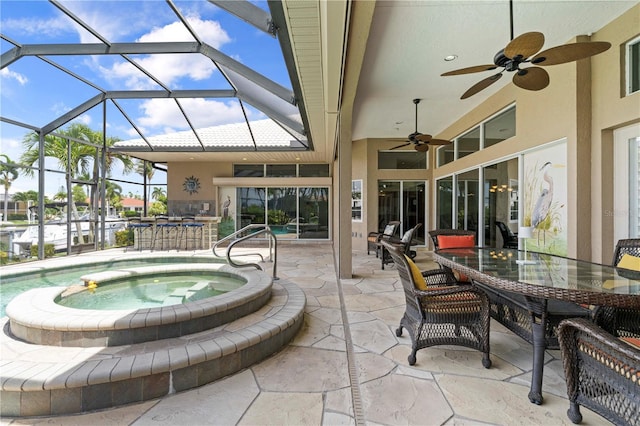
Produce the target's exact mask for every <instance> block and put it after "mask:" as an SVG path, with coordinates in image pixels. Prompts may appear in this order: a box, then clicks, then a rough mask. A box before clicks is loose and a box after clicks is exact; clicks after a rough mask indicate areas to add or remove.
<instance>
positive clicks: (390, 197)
mask: <svg viewBox="0 0 640 426" xmlns="http://www.w3.org/2000/svg"><path fill="white" fill-rule="evenodd" d="M425 187H426V183H425V182H424V181H388V180H385V181H379V182H378V230H379V231H382V230H383V229H384V227H385V225H386V224H387V223H388V222H390V221H392V220H399V221H400V229H399V234H398V235H399V236H402V234H403V233H404V232H406V231H408V230H409V229H411V228H413V227H414V226H416V225H417V224H418V223H422V228H421V229H420V230H419V232H418V233H417V234H416V235H414V239H413V242H414V244H416V245H424V243H425V229H426V224H425V212H426V210H425V208H426V207H425V206H426V198H425Z"/></svg>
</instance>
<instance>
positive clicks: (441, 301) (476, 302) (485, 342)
mask: <svg viewBox="0 0 640 426" xmlns="http://www.w3.org/2000/svg"><path fill="white" fill-rule="evenodd" d="M381 244H382V245H383V246H384V248H385V250H387V251H388V252H389V255H390V256H391V257H392V258H393V261H394V263H395V265H396V269H397V270H398V274H399V276H400V281H401V282H402V287H403V288H404V295H405V302H406V308H405V313H404V315H403V316H402V319H401V320H400V325H399V327H398V328H397V329H396V335H397V336H402V331H403V328H405V329H407V331H408V333H409V336H410V338H411V354H410V355H409V357H408V361H409V365H414V364H415V363H416V353H417V351H418V350H420V349H423V348H428V347H431V346H438V345H457V346H465V347H468V348H472V349H477V350H479V351H480V352H482V353H483V357H482V365H483V366H484V367H485V368H489V367H491V359H490V358H489V321H490V320H489V299H488V298H487V295H486V294H484V292H483V291H482V290H480V289H478V288H476V287H474V286H472V285H470V284H468V285H459V284H458V283H457V281H456V279H455V278H454V276H453V274H451V272H450V271H447V270H445V269H435V270H431V271H420V270H419V269H418V267H417V266H416V265H415V263H413V261H412V260H411V259H410V258H409V257H408V256H406V255H405V254H404V253H403V251H402V249H401V248H400V247H398V246H394V245H392V244H389V243H388V242H386V241H382V242H381Z"/></svg>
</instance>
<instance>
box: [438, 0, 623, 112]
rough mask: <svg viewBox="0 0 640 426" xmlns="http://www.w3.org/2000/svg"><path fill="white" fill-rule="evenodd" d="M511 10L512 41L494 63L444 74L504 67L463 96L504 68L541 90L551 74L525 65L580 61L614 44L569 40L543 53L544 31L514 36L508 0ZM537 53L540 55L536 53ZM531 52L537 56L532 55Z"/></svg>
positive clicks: (518, 80)
mask: <svg viewBox="0 0 640 426" xmlns="http://www.w3.org/2000/svg"><path fill="white" fill-rule="evenodd" d="M509 13H510V22H511V41H510V42H509V44H507V46H506V47H505V48H504V49H502V50H500V51H499V52H498V53H496V55H495V57H494V58H493V64H490V65H476V66H473V67H468V68H461V69H458V70H453V71H449V72H445V73H444V74H441V75H442V76H450V75H460V74H471V73H476V72H482V71H490V70H494V69H496V68H499V67H502V68H503V69H502V71H500V72H499V73H497V74H493V75H492V76H489V77H487V78H485V79H484V80H480V81H479V82H478V83H476V84H474V85H473V86H471V87H470V88H469V89H468V90H467V91H466V92H464V94H463V95H462V96H461V97H460V99H466V98H469V97H471V96H473V95H475V94H476V93H478V92H480V91H481V90H483V89H486V88H487V87H489V86H490V85H492V84H493V83H495V82H496V81H498V80H499V79H500V77H502V74H503V73H504V72H505V71H508V72H514V71H515V74H514V76H513V84H515V85H516V86H518V87H520V88H522V89H526V90H542V89H544V88H545V87H547V86H548V85H549V74H548V73H547V72H546V71H545V70H544V69H542V68H540V67H533V66H532V67H527V68H521V67H520V66H521V65H522V64H526V63H531V64H534V65H541V66H548V65H557V64H564V63H567V62H572V61H577V60H579V59H584V58H588V57H589V56H594V55H597V54H599V53H602V52H604V51H605V50H607V49H609V48H610V47H611V43H609V42H606V41H593V42H578V43H568V44H564V45H561V46H556V47H552V48H550V49H547V50H545V51H542V52H540V53H537V52H539V51H540V49H542V46H543V45H544V34H542V33H539V32H529V33H524V34H522V35H519V36H518V37H516V38H515V39H514V38H513V0H509ZM536 53H537V55H536ZM532 55H535V56H533V57H531V56H532Z"/></svg>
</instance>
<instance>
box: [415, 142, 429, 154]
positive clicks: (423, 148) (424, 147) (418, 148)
mask: <svg viewBox="0 0 640 426" xmlns="http://www.w3.org/2000/svg"><path fill="white" fill-rule="evenodd" d="M413 148H414V149H415V150H416V151H418V152H427V151H429V145H428V144H426V143H421V144H417V145H416V146H414V147H413Z"/></svg>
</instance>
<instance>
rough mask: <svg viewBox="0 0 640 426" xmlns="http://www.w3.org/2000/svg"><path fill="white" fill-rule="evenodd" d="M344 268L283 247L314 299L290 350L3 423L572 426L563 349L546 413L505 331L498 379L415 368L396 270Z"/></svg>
mask: <svg viewBox="0 0 640 426" xmlns="http://www.w3.org/2000/svg"><path fill="white" fill-rule="evenodd" d="M202 253H203V252H198V254H202ZM89 255H91V256H100V257H102V256H104V257H108V256H122V255H123V253H122V251H116V250H107V251H104V252H99V253H97V254H96V253H94V254H89ZM126 255H128V256H136V255H137V253H134V252H130V253H127V254H126ZM83 256H84V255H83ZM333 259H334V256H333V251H332V246H331V245H329V244H304V245H303V244H289V245H286V244H283V245H279V247H278V264H277V275H278V277H279V279H280V280H287V281H290V282H293V283H295V284H297V285H298V286H299V287H300V288H302V289H303V290H304V292H305V294H306V297H307V307H306V313H305V324H304V326H303V328H302V330H301V331H300V333H299V334H298V335H297V336H296V337H295V339H294V340H293V341H292V342H291V343H290V344H289V345H288V346H287V347H286V348H285V349H283V350H282V351H280V352H278V353H276V354H275V355H273V356H272V357H270V358H268V359H267V360H265V361H263V362H261V363H259V364H257V365H254V366H253V367H251V368H249V369H246V370H243V371H241V372H239V373H237V374H235V375H233V376H230V377H227V378H224V379H222V380H219V381H217V382H214V383H211V384H208V385H205V386H202V387H200V388H197V389H194V390H190V391H186V392H182V393H177V394H173V395H169V396H166V397H164V398H161V399H157V400H152V401H147V402H144V403H139V404H134V405H129V406H125V407H119V408H113V409H108V410H103V411H98V412H92V413H85V414H79V415H73V416H62V417H47V418H15V419H14V418H3V419H1V420H0V424H2V425H40V424H47V425H100V426H102V425H205V424H213V425H236V424H237V425H364V424H367V425H570V424H572V423H571V422H570V421H569V419H568V418H567V416H566V411H567V408H568V406H569V403H568V401H567V398H566V391H565V383H564V378H563V372H562V361H561V359H560V354H559V352H558V351H547V353H546V364H545V369H544V382H543V383H544V385H543V395H544V403H543V404H542V405H540V406H538V405H534V404H531V403H530V402H529V400H528V398H527V393H528V391H529V383H530V378H531V360H532V348H531V345H529V344H528V343H526V342H525V341H523V340H522V339H520V338H519V337H517V336H516V335H514V334H512V333H511V332H510V331H508V330H506V329H505V328H503V327H502V326H501V325H500V324H498V323H495V322H492V323H491V360H492V363H493V365H492V367H491V368H490V369H485V368H483V367H482V363H481V354H480V353H479V352H477V351H473V350H469V349H466V348H458V347H453V346H447V347H434V348H428V349H422V350H420V351H418V354H417V363H416V364H415V365H414V366H409V365H408V362H407V356H408V355H409V353H410V345H411V342H410V339H409V337H408V335H407V333H406V331H405V333H404V335H403V336H402V337H396V334H395V329H396V328H397V326H398V323H399V320H400V318H401V316H402V314H403V312H404V293H403V291H402V285H401V284H400V282H399V278H398V274H397V271H396V270H395V268H394V267H393V266H387V267H386V268H385V270H384V271H382V270H381V269H380V263H379V261H378V259H376V258H375V256H374V255H373V254H371V255H367V254H366V252H354V253H353V278H351V279H341V280H338V279H337V275H336V269H335V264H334V260H333ZM69 261H72V259H69ZM416 263H417V264H418V266H420V267H421V269H431V268H435V267H437V265H436V264H435V263H433V262H432V261H431V256H430V253H429V252H428V251H426V250H419V252H418V256H417V258H416ZM271 265H272V264H269V263H267V264H265V266H266V268H267V270H269V269H268V268H271ZM269 271H270V270H269ZM582 414H583V417H584V419H583V422H582V424H583V425H596V424H606V423H607V422H606V421H605V420H603V419H602V418H601V417H599V416H597V415H595V414H594V413H592V412H591V411H589V410H587V409H585V408H582Z"/></svg>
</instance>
